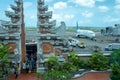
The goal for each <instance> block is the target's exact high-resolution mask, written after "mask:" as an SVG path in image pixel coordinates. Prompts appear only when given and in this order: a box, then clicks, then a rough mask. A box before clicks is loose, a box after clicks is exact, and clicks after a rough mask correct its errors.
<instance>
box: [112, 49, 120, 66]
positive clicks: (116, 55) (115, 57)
mask: <svg viewBox="0 0 120 80" xmlns="http://www.w3.org/2000/svg"><path fill="white" fill-rule="evenodd" d="M110 64H119V66H120V50H115V51H113V52H112V53H111V55H110Z"/></svg>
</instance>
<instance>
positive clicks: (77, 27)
mask: <svg viewBox="0 0 120 80" xmlns="http://www.w3.org/2000/svg"><path fill="white" fill-rule="evenodd" d="M78 29H79V26H78V21H77V22H76V32H77V30H78Z"/></svg>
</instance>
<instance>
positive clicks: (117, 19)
mask: <svg viewBox="0 0 120 80" xmlns="http://www.w3.org/2000/svg"><path fill="white" fill-rule="evenodd" d="M117 21H120V18H113V17H111V16H107V17H105V18H104V22H117Z"/></svg>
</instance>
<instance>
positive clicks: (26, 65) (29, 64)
mask: <svg viewBox="0 0 120 80" xmlns="http://www.w3.org/2000/svg"><path fill="white" fill-rule="evenodd" d="M22 68H23V70H26V73H29V72H31V71H32V70H33V69H34V68H35V59H34V55H33V54H31V55H27V56H26V59H25V60H24V62H23V67H22Z"/></svg>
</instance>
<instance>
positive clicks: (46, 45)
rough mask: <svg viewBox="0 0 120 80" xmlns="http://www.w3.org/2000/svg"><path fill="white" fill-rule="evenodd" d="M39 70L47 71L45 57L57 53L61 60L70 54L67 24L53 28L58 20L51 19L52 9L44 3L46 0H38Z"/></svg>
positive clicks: (62, 23)
mask: <svg viewBox="0 0 120 80" xmlns="http://www.w3.org/2000/svg"><path fill="white" fill-rule="evenodd" d="M37 4H38V7H37V11H38V12H37V29H38V33H37V72H42V71H45V69H46V67H45V59H46V58H48V57H51V56H52V55H53V54H54V55H56V56H57V57H58V59H59V61H60V62H64V61H65V57H66V56H67V55H68V48H67V40H66V38H65V31H66V25H65V23H64V22H61V25H60V26H59V27H58V28H57V29H55V30H53V29H52V28H53V27H55V25H56V21H55V20H53V21H50V20H49V19H50V18H52V11H48V6H46V5H44V0H38V1H37Z"/></svg>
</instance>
